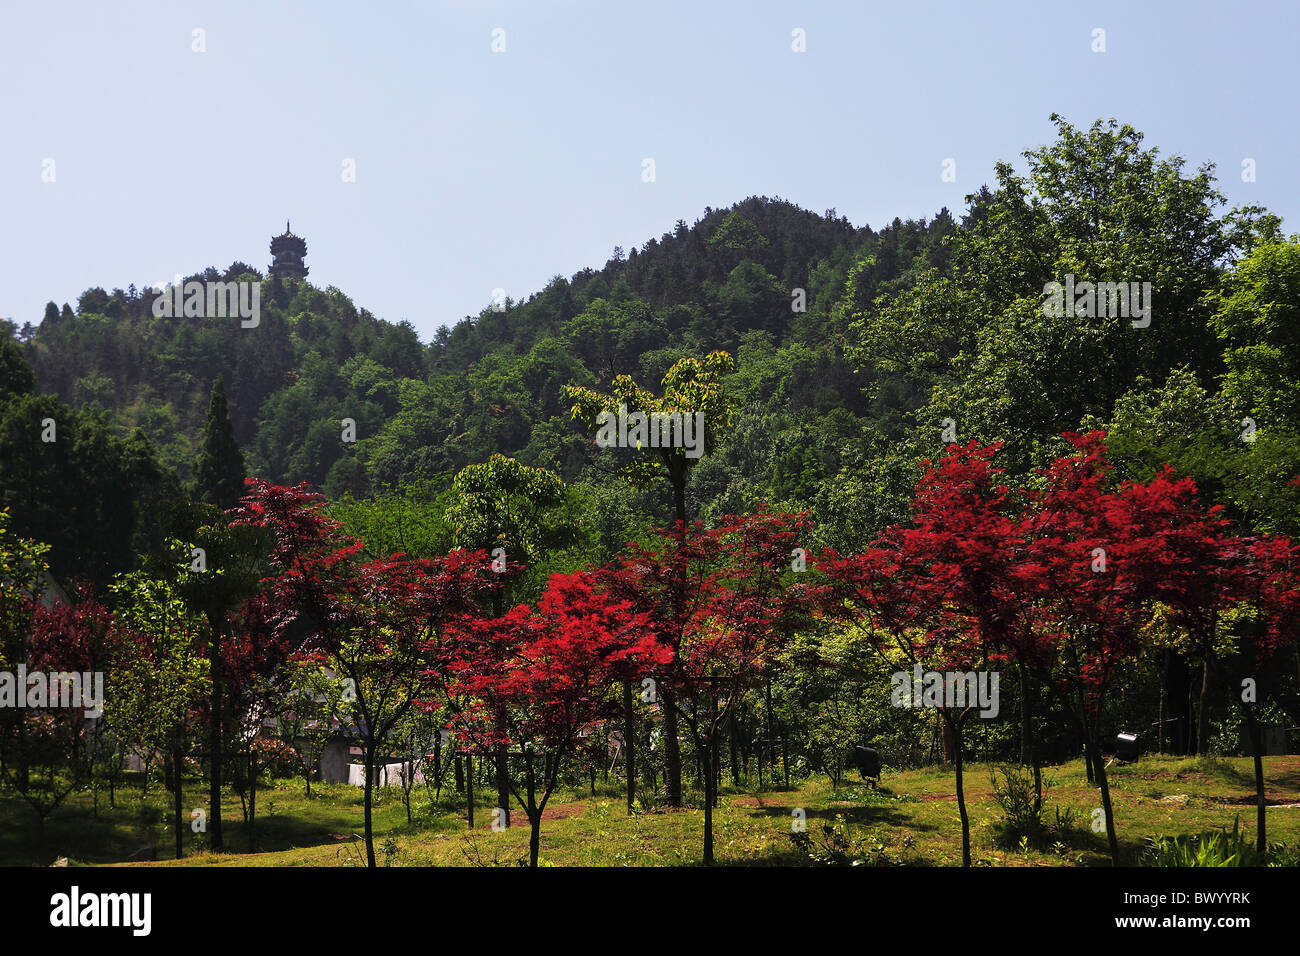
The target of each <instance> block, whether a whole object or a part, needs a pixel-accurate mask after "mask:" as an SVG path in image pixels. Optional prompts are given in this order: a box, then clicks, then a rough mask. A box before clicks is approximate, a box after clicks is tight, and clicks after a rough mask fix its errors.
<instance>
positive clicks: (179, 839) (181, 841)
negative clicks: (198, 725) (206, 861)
mask: <svg viewBox="0 0 1300 956" xmlns="http://www.w3.org/2000/svg"><path fill="white" fill-rule="evenodd" d="M183 761H184V758H183V757H182V756H181V751H180V748H179V747H177V748H175V749H174V750H173V751H172V766H173V767H174V770H173V773H175V775H176V779H175V781H174V784H175V788H176V792H175V808H176V827H175V830H176V859H178V860H179V859H180V858H181V857H182V856H184V855H185V831H184V825H183V824H182V822H181V817H182V815H183V814H184V813H185V810H184V802H185V798H184V795H183V793H182V792H181V791H182V784H181V780H182V777H181V772H182V768H183V765H184V764H183Z"/></svg>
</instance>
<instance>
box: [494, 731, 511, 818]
mask: <svg viewBox="0 0 1300 956" xmlns="http://www.w3.org/2000/svg"><path fill="white" fill-rule="evenodd" d="M508 759H509V758H508V757H507V756H506V745H505V744H498V745H497V806H498V807H500V808H501V813H500V814H499V816H500V818H501V825H502V826H503V827H506V828H509V826H510V768H509V765H508V763H507V760H508Z"/></svg>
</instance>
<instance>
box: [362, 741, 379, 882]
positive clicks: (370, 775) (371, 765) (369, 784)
mask: <svg viewBox="0 0 1300 956" xmlns="http://www.w3.org/2000/svg"><path fill="white" fill-rule="evenodd" d="M367 729H369V728H367ZM365 768H366V789H365V794H364V796H363V798H362V802H363V803H364V804H365V815H366V822H365V827H366V828H365V837H366V866H368V867H370V868H371V869H372V870H373V869H375V868H376V866H377V865H378V864H376V862H375V838H374V830H373V827H372V820H371V812H370V811H371V806H372V805H373V799H374V781H375V757H374V746H373V742H369V741H368V742H367V744H366V753H365Z"/></svg>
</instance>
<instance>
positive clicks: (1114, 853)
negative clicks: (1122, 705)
mask: <svg viewBox="0 0 1300 956" xmlns="http://www.w3.org/2000/svg"><path fill="white" fill-rule="evenodd" d="M1084 719H1085V721H1086V720H1087V718H1086V717H1085V718H1084ZM1084 733H1085V735H1086V736H1087V739H1088V753H1089V754H1090V755H1091V759H1092V762H1093V764H1094V765H1095V767H1096V770H1097V782H1098V784H1099V785H1100V786H1101V809H1102V813H1104V814H1105V816H1106V842H1107V843H1109V844H1110V863H1111V866H1119V840H1118V838H1117V837H1116V836H1115V815H1114V814H1113V813H1112V812H1111V805H1110V785H1109V784H1108V783H1107V781H1106V766H1105V762H1104V761H1103V760H1102V756H1101V748H1100V747H1098V746H1097V733H1096V729H1095V728H1093V727H1092V726H1088V727H1086V728H1085V731H1084Z"/></svg>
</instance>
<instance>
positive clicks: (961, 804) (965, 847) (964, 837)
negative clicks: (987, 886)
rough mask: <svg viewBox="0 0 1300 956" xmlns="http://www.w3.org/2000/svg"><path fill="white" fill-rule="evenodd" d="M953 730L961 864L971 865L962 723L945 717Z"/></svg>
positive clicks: (953, 757)
mask: <svg viewBox="0 0 1300 956" xmlns="http://www.w3.org/2000/svg"><path fill="white" fill-rule="evenodd" d="M944 722H945V723H946V724H947V725H948V727H949V728H950V729H951V730H952V759H953V767H954V768H955V769H956V771H957V813H958V814H959V815H960V816H961V865H962V866H966V867H968V866H970V817H969V816H968V815H967V813H966V791H965V789H964V788H963V785H962V784H963V781H962V753H961V750H962V746H961V725H960V724H959V723H957V722H956V721H953V720H950V719H949V718H947V717H945V718H944Z"/></svg>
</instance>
